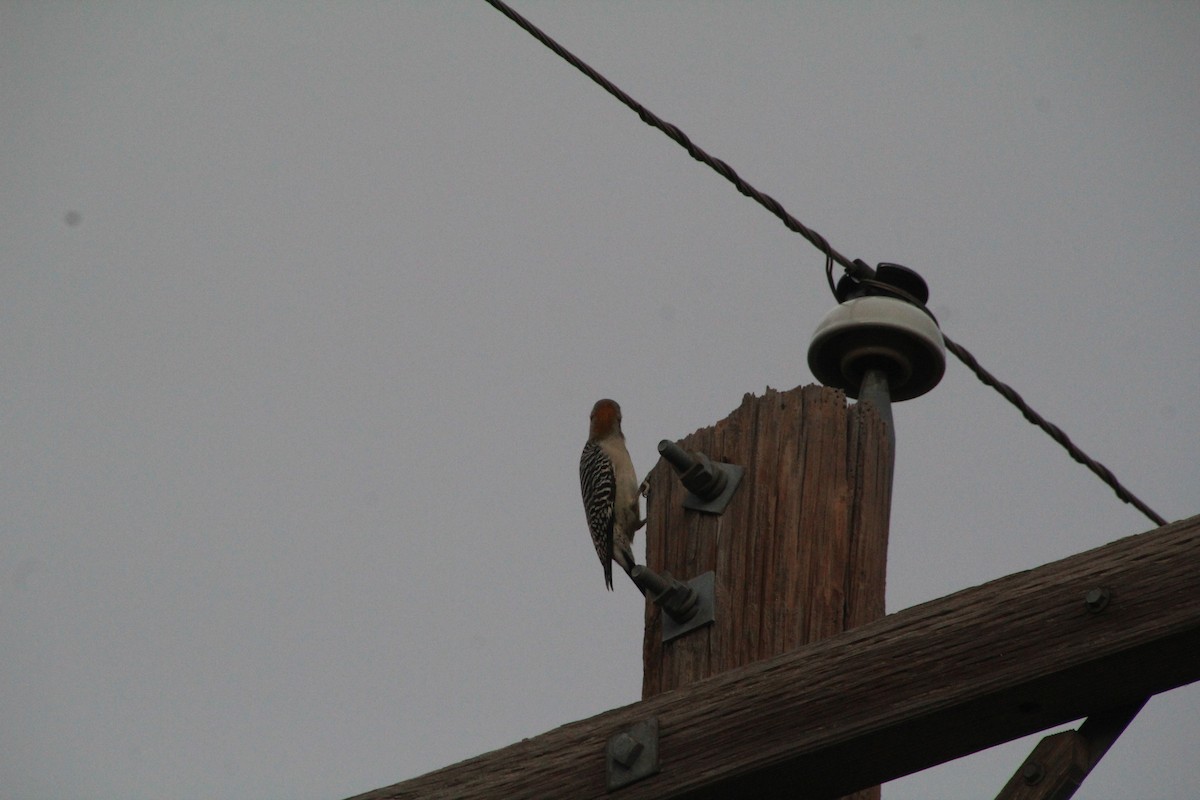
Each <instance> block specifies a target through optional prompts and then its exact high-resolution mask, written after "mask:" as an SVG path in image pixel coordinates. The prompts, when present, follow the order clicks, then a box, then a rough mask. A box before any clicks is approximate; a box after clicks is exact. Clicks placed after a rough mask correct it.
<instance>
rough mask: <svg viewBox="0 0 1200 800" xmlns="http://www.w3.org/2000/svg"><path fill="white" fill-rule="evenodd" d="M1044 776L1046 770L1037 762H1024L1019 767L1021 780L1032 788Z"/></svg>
mask: <svg viewBox="0 0 1200 800" xmlns="http://www.w3.org/2000/svg"><path fill="white" fill-rule="evenodd" d="M1045 776H1046V770H1045V768H1043V767H1042V765H1041V764H1040V763H1038V762H1037V761H1026V762H1025V765H1024V766H1023V767H1021V779H1022V780H1023V781H1025V783H1027V784H1029V785H1030V786H1033V785H1034V784H1035V783H1038V782H1039V781H1040V780H1041V779H1042V778H1044V777H1045Z"/></svg>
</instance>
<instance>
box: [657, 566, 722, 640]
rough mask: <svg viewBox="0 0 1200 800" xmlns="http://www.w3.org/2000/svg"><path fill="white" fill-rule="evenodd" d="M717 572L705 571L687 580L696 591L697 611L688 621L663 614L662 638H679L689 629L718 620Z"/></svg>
mask: <svg viewBox="0 0 1200 800" xmlns="http://www.w3.org/2000/svg"><path fill="white" fill-rule="evenodd" d="M716 577H717V576H716V573H714V572H711V571H710V572H705V573H704V574H703V575H697V576H696V577H695V578H692V579H691V580H690V581H688V582H687V585H688V586H690V587H692V589H693V590H695V592H696V598H697V599H696V613H695V614H693V615H692V617H691V619H689V620H687V621H686V622H676V621H675V620H673V619H672V618H671V615H670V614H666V613H664V614H663V615H662V640H663V642H664V643H666V642H669V641H671V640H672V639H677V638H679V637H680V636H683V635H684V634H685V633H688V632H689V631H693V630H695V629H696V628H699V627H702V626H704V625H709V624H711V623H713V622H715V621H716V611H715V609H716Z"/></svg>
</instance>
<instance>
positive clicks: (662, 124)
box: [485, 0, 1167, 526]
mask: <svg viewBox="0 0 1200 800" xmlns="http://www.w3.org/2000/svg"><path fill="white" fill-rule="evenodd" d="M485 2H486V3H488V4H489V5H491V6H492V7H493V8H495V9H496V10H497V11H499V12H500V13H501V14H503V15H504V16H506V17H508V18H509V19H510V20H512V21H513V22H514V23H516V24H517V25H518V26H520V27H521V28H522V29H523V30H525V32H526V33H528V34H529V35H530V36H532V37H533V38H535V39H537V40H538V41H539V42H541V43H542V44H543V45H545V46H546V47H548V48H549V49H550V50H552V51H553V52H554V53H555V54H557V55H558V56H559V57H560V58H562V59H563V60H564V61H566V62H567V63H569V64H571V66H573V67H575V68H576V69H577V70H579V71H580V72H582V73H583V74H584V75H586V76H588V77H589V78H591V79H592V80H593V81H594V82H595V83H597V84H598V85H599V86H600V87H601V88H602V89H604V90H605V91H606V92H608V93H609V94H611V95H612V96H613V97H615V98H617V99H618V100H620V101H621V102H622V103H624V104H625V105H626V106H628V107H629V108H630V109H631V110H632V111H633V112H634V113H635V114H637V115H638V117H639V118H640V119H641V120H642V122H645V123H646V124H647V125H649V126H651V127H653V128H657V129H658V130H660V131H662V132H663V133H664V134H666V135H667V136H668V137H670V138H671V139H672V140H673V141H675V142H676V143H678V144H679V145H680V146H681V147H683V149H684V150H686V151H687V152H688V155H690V156H691V157H692V158H694V159H696V160H697V161H699V162H701V163H703V164H706V165H707V166H709V167H711V168H712V169H713V170H714V171H715V172H716V173H717V174H718V175H720V176H721V177H723V178H725V179H726V180H727V181H729V182H730V183H732V184H733V185H734V187H735V188H737V190H738V191H739V192H741V193H742V194H743V195H745V196H746V197H749V198H750V199H751V200H754V201H755V202H757V203H758V204H759V205H761V206H762V207H763V208H765V209H767V210H768V211H770V212H771V213H772V214H774V215H775V216H776V217H778V218H779V220H780V221H781V222H783V224H784V226H785V227H787V229H788V230H790V231H793V232H795V233H798V234H800V235H801V236H803V237H804V238H805V239H807V240H808V241H809V242H810V243H811V244H812V245H813V247H816V248H817V249H818V250H819V251H821V252H822V253H823V254H824V255H825V275H826V279H827V280H828V282H829V288H830V290H831V291H834V296H835V297H836V295H837V292H836V290H835V288H834V284H833V263H834V262H837V263H838V264H840V265H841V266H842V267H843V268H844V269H845V270H846V273H847V274H849V275H850V276H851V277H852V278H854V279H856V280H858V281H860V282H865V283H869V284H872V285H875V286H876V287H877V288H882V287H884V286H885V285H883V284H878V282H876V281H874V280H872V278H873V274H874V273H873V270H871V268H870V267H869V266H867V265H866V264H865V263H864V262H862V261H851V260H850V259H849V258H847V257H846V256H844V255H842V254H841V253H839V252H838V251H837V250H835V249H833V247H832V246H830V244H829V242H828V241H826V239H825V237H824V236H822V235H821V234H819V233H817V232H816V231H814V230H812V229H811V228H809V227H808V226H806V225H805V224H804V223H802V222H801V221H800V220H798V219H796V218H795V217H793V216H792V215H791V214H789V213H788V212H787V210H786V209H785V208H784V207H783V206H782V205H781V204H780V203H779V201H778V200H776V199H775V198H773V197H771V196H770V195H767V194H764V193H762V192H760V191H759V190H758V189H756V188H754V187H753V186H751V185H750V184H749V183H747V182H746V180H745V179H744V178H742V177H741V176H740V175H738V174H737V172H736V171H735V170H734V169H733V167H731V166H729V165H728V164H726V163H725V162H724V161H722V160H721V159H719V158H714V157H713V156H711V155H709V154H708V153H706V152H705V151H704V150H702V149H701V148H700V147H699V146H697V145H696V144H695V143H694V142H693V141H692V140H691V139H690V138H688V135H687V134H685V133H684V132H683V131H681V130H680V129H679V128H677V127H676V126H674V125H672V124H671V123H669V122H666V121H664V120H662V119H660V118H659V117H658V116H656V115H655V114H654V113H653V112H651V111H650V110H649V109H647V108H646V107H645V106H643V105H642V104H641V103H639V102H638V101H636V100H634V99H633V98H632V97H630V96H629V95H628V94H626V93H625V92H624V91H623V90H622V89H621V88H620V87H619V86H617V85H616V84H614V83H613V82H612V81H610V80H608V78H605V77H604V76H603V75H601V74H600V73H599V72H597V71H596V70H595V69H593V68H592V67H591V66H589V65H588V64H587V63H586V62H584V61H583V59H581V58H579V57H578V56H576V55H575V54H574V53H572V52H571V51H569V50H567V49H566V48H565V47H563V46H562V45H561V44H559V43H558V42H556V41H555V40H554V39H552V38H550V36H549V35H547V34H546V33H545V32H543V31H542V30H541V29H540V28H538V27H537V26H536V25H534V24H533V23H532V22H530V21H529V20H527V19H525V17H523V16H521V15H520V14H518V13H517V12H516V11H514V10H513V9H512V8H510V7H509V6H508V5H507V4H506V3H504V2H503V0H485ZM885 290H886V291H889V292H890V293H893V294H906V293H903V292H897V291H896V290H895V289H892V288H890V287H889V288H886V289H885ZM904 299H907V300H908V301H909V302H912V303H914V304H915V305H916V306H918V307H919V308H922V309H924V310H925V311H926V312H927V313H928V309H925V306H924V304H923V303H921V302H918V301H917V299H916V298H913V297H911V296H907V297H905V298H904ZM930 316H933V315H932V314H930ZM942 338H943V339H944V340H945V342H946V349H947V350H949V351H950V352H951V353H953V354H954V356H955V358H957V359H958V360H959V361H961V362H962V363H963V364H964V365H966V367H967V368H968V369H969V370H971V372H973V373H974V374H975V376H976V377H977V378H978V379H979V380H980V381H981V382H982V383H983V384H984V385H986V386H990V387H992V388H993V389H995V390H996V391H997V392H999V393H1000V395H1001V396H1002V397H1003V398H1004V399H1005V400H1007V401H1008V402H1009V403H1011V404H1013V405H1014V406H1016V407H1017V409H1018V410H1019V411H1020V412H1021V415H1022V416H1024V417H1025V419H1026V420H1028V421H1029V422H1030V423H1032V424H1033V425H1036V426H1037V427H1039V428H1041V429H1042V430H1043V431H1044V432H1045V433H1046V434H1047V435H1048V436H1049V437H1050V438H1051V439H1053V440H1054V441H1055V442H1058V444H1059V445H1061V446H1062V447H1063V448H1065V449H1066V451H1067V453H1069V454H1070V456H1071V458H1073V459H1075V460H1076V461H1078V462H1079V463H1080V464H1083V465H1084V466H1085V467H1087V468H1088V469H1090V470H1091V471H1092V472H1094V473H1095V474H1096V475H1097V476H1098V477H1099V478H1100V480H1102V481H1104V483H1106V484H1107V485H1108V486H1109V488H1111V489H1112V490H1113V491H1114V492H1115V493H1116V495H1117V497H1118V498H1119V499H1120V500H1121V501H1122V502H1125V503H1128V504H1130V505H1132V506H1133V507H1134V508H1136V509H1137V510H1138V511H1140V512H1142V513H1143V514H1145V515H1146V516H1147V517H1148V518H1149V519H1151V520H1152V521H1153V522H1154V523H1155V524H1156V525H1160V526H1161V525H1166V524H1167V521H1166V519H1164V518H1163V517H1162V516H1160V515H1159V514H1158V513H1156V512H1155V511H1154V510H1153V509H1151V508H1150V507H1149V506H1148V505H1146V504H1145V503H1144V502H1142V501H1141V500H1139V499H1138V498H1137V497H1136V496H1135V495H1134V494H1133V493H1132V492H1130V491H1129V490H1128V489H1127V488H1125V487H1124V486H1123V485H1122V484H1121V482H1120V481H1118V480H1117V478H1116V476H1115V475H1113V473H1112V470H1110V469H1109V468H1108V467H1106V466H1104V465H1103V464H1101V463H1100V462H1098V461H1096V460H1095V459H1093V458H1091V457H1090V456H1089V455H1088V454H1087V453H1085V452H1083V451H1082V450H1080V449H1079V447H1078V446H1077V445H1076V444H1075V443H1074V442H1072V441H1071V439H1070V438H1069V437H1068V436H1067V435H1066V434H1065V433H1063V431H1062V429H1061V428H1059V427H1058V426H1057V425H1054V424H1052V423H1051V422H1049V421H1047V420H1046V419H1045V418H1044V417H1042V416H1041V415H1040V414H1038V413H1037V412H1036V411H1034V410H1033V408H1031V407H1030V405H1029V404H1028V403H1026V402H1025V400H1024V399H1023V398H1022V397H1021V395H1019V394H1017V392H1016V390H1014V389H1013V388H1012V387H1011V386H1009V385H1008V384H1006V383H1004V382H1003V381H1001V380H999V379H998V378H996V376H994V375H992V374H991V373H990V372H988V371H987V370H986V369H984V368H983V366H982V365H980V363H979V361H978V360H977V359H976V358H975V356H973V355H971V353H970V352H969V351H968V350H967V349H966V348H965V347H963V346H962V345H960V344H958V343H957V342H955V341H953V340H951V339H950V338H949V337H948V336H946V335H945V334H943V335H942Z"/></svg>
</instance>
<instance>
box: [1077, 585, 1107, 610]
mask: <svg viewBox="0 0 1200 800" xmlns="http://www.w3.org/2000/svg"><path fill="white" fill-rule="evenodd" d="M1110 599H1112V593H1111V592H1110V591H1109V590H1108V589H1104V588H1098V589H1092V590H1090V591H1089V592H1088V593H1087V594H1085V595H1084V596H1083V603H1084V605H1086V606H1087V609H1088V611H1090V612H1092V613H1093V614H1099V613H1100V612H1101V611H1103V610H1104V609H1105V608H1107V607H1108V601H1109V600H1110Z"/></svg>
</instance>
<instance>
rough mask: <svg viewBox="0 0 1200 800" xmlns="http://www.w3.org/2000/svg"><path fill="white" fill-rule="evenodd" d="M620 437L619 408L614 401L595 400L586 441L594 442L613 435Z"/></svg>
mask: <svg viewBox="0 0 1200 800" xmlns="http://www.w3.org/2000/svg"><path fill="white" fill-rule="evenodd" d="M614 433H615V434H616V435H618V436H620V435H621V407H620V406H619V405H617V401H616V400H607V399H606V400H597V401H596V405H594V406H592V426H591V429H590V431H589V432H588V439H590V440H591V441H595V440H597V439H603V438H605V437H607V436H612V435H613V434H614Z"/></svg>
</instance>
